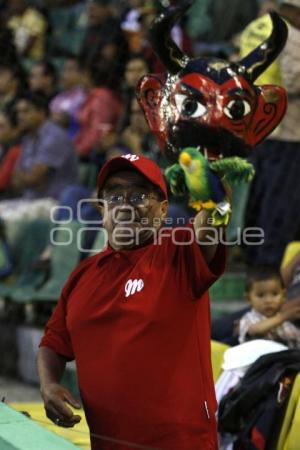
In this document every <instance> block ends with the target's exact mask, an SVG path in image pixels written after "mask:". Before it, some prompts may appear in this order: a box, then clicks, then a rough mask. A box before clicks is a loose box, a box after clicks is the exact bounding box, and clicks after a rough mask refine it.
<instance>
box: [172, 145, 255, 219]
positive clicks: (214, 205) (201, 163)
mask: <svg viewBox="0 0 300 450" xmlns="http://www.w3.org/2000/svg"><path fill="white" fill-rule="evenodd" d="M165 175H166V178H167V180H168V182H169V185H170V189H171V192H172V193H173V194H174V195H179V196H180V195H184V194H187V193H188V194H189V197H190V202H189V205H190V206H191V207H193V208H194V209H196V210H200V209H202V208H204V209H209V210H215V211H216V212H214V216H215V221H216V224H217V222H218V224H220V223H226V222H227V221H228V219H229V214H230V205H229V202H228V199H227V195H226V191H225V189H224V183H225V184H226V183H228V184H237V183H240V182H248V181H250V180H251V179H252V177H253V175H254V167H253V166H252V164H250V163H248V162H247V161H246V160H244V159H241V158H238V157H232V158H224V159H220V160H217V161H213V162H210V161H209V160H208V159H207V158H206V157H205V156H204V155H203V154H202V153H201V152H200V151H199V150H198V149H197V148H193V147H188V148H185V149H184V150H182V152H181V153H180V155H179V159H178V163H177V164H174V165H173V166H171V167H169V168H167V169H166V171H165ZM220 215H221V216H224V217H223V218H222V217H220ZM219 222H220V223H219Z"/></svg>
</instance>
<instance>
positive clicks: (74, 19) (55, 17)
mask: <svg viewBox="0 0 300 450" xmlns="http://www.w3.org/2000/svg"><path fill="white" fill-rule="evenodd" d="M84 11H85V6H84V4H82V5H80V4H79V5H77V6H75V7H74V6H73V7H65V8H63V7H60V8H53V9H51V10H50V17H49V20H50V24H51V29H52V33H51V36H50V38H49V41H48V48H49V51H50V53H51V54H54V55H55V54H56V55H60V56H67V55H70V54H72V55H78V54H79V53H80V50H81V47H82V43H83V39H84V36H85V32H86V20H85V17H84Z"/></svg>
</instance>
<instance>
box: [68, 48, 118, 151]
mask: <svg viewBox="0 0 300 450" xmlns="http://www.w3.org/2000/svg"><path fill="white" fill-rule="evenodd" d="M82 77H83V86H84V88H85V89H86V91H87V98H86V100H85V102H84V103H83V105H82V107H81V109H80V111H79V113H78V119H79V122H80V131H79V133H78V135H77V136H76V139H75V146H76V149H77V152H78V154H79V156H80V158H81V159H82V160H89V159H90V156H91V153H92V151H93V150H98V148H99V147H101V140H102V138H103V137H104V136H106V135H107V134H109V133H110V132H112V131H114V130H115V129H116V127H117V124H118V122H119V120H120V117H121V114H122V111H123V107H122V102H121V100H120V95H119V92H118V88H119V84H120V79H119V73H118V72H117V71H114V70H113V69H112V68H111V67H110V61H109V60H107V59H106V58H105V57H104V56H103V57H101V58H100V59H99V60H98V58H96V59H93V60H92V61H91V62H89V63H88V64H87V66H86V67H85V69H84V71H83V76H82Z"/></svg>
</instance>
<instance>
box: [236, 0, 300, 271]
mask: <svg viewBox="0 0 300 450" xmlns="http://www.w3.org/2000/svg"><path fill="white" fill-rule="evenodd" d="M278 11H279V13H280V14H281V15H282V16H283V17H284V18H285V19H286V21H287V23H288V26H289V38H288V40H287V43H286V46H285V49H284V51H283V52H282V54H281V55H280V57H279V59H278V60H277V63H276V64H275V66H274V65H273V68H272V75H273V74H274V68H276V67H277V71H278V74H277V79H281V80H282V82H283V85H284V87H285V88H286V89H287V92H288V109H287V112H286V114H285V117H284V118H283V120H282V122H281V124H280V126H279V127H278V129H277V130H276V132H275V133H274V134H273V135H272V136H271V138H270V139H267V140H266V141H265V142H263V143H262V144H261V145H260V146H259V147H258V148H257V149H256V150H255V152H253V163H254V165H255V168H256V176H255V178H254V180H253V182H252V186H251V190H250V194H249V202H248V206H247V209H246V212H247V214H246V226H247V227H260V228H262V229H263V230H264V233H265V240H264V243H263V245H260V246H247V247H245V251H246V256H247V260H248V262H249V263H250V264H251V265H253V264H260V265H276V266H279V265H280V264H281V260H282V256H283V252H284V250H285V248H286V246H287V244H288V243H289V242H290V241H293V240H295V239H296V236H298V235H299V233H300V215H299V214H298V210H299V201H300V177H299V171H300V127H299V116H300V56H299V55H300V54H299V45H300V0H284V2H283V3H282V4H280V5H279V6H278ZM270 29H271V20H270V18H269V17H267V16H265V17H260V18H259V19H257V20H256V21H254V22H252V23H251V24H250V25H249V27H248V28H247V29H246V30H245V31H244V33H245V35H246V37H247V36H249V37H251V42H252V43H253V46H255V45H256V43H255V41H256V40H257V39H261V37H262V33H264V34H265V35H267V34H269V30H270ZM256 38H257V39H256ZM242 42H243V39H242ZM260 42H261V41H260ZM242 51H243V52H244V51H245V49H244V50H243V48H242ZM266 77H267V71H266V73H265V74H264V82H265V83H267V84H268V83H270V84H271V83H272V82H273V79H271V80H267V79H266ZM258 81H259V80H258Z"/></svg>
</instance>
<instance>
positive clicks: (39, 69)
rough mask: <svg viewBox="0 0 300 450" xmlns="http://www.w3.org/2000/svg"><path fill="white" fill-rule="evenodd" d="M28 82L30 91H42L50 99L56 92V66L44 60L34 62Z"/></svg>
mask: <svg viewBox="0 0 300 450" xmlns="http://www.w3.org/2000/svg"><path fill="white" fill-rule="evenodd" d="M28 83H29V88H30V90H31V91H40V92H42V93H43V94H44V95H45V96H46V97H47V98H48V100H49V101H50V100H51V99H52V98H53V97H54V96H55V95H56V93H57V92H56V83H57V73H56V67H55V66H54V64H52V63H51V62H50V61H46V60H44V61H40V62H38V63H36V64H34V66H33V67H32V68H31V70H30V74H29V79H28Z"/></svg>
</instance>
